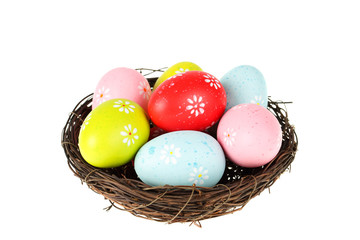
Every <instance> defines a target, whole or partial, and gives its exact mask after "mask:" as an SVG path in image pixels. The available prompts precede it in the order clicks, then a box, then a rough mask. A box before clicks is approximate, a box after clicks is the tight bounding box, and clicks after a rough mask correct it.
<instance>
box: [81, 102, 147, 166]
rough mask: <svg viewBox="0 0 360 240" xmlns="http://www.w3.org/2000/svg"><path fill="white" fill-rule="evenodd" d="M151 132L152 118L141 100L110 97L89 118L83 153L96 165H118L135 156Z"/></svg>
mask: <svg viewBox="0 0 360 240" xmlns="http://www.w3.org/2000/svg"><path fill="white" fill-rule="evenodd" d="M149 133H150V124H149V121H148V119H147V117H146V114H145V112H144V110H143V109H142V108H141V107H140V106H139V105H138V104H136V103H135V102H133V101H130V100H127V99H112V100H108V101H106V102H104V103H102V104H100V105H99V106H98V107H97V108H95V109H94V110H92V111H91V112H90V113H89V114H88V116H87V117H86V118H85V120H84V122H83V124H82V126H81V129H80V133H79V148H80V153H81V155H82V156H83V158H84V159H85V161H86V162H88V163H89V164H91V165H93V166H95V167H99V168H112V167H118V166H121V165H123V164H126V163H127V162H129V161H131V159H133V157H134V156H135V154H136V152H137V151H138V150H139V148H140V147H141V146H142V145H143V144H144V143H145V142H146V141H147V140H148V138H149Z"/></svg>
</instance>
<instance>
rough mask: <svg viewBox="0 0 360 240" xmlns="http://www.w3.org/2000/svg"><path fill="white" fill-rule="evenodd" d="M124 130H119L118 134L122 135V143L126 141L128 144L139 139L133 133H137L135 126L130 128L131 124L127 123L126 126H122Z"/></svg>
mask: <svg viewBox="0 0 360 240" xmlns="http://www.w3.org/2000/svg"><path fill="white" fill-rule="evenodd" d="M124 128H125V131H121V132H120V134H121V136H124V137H125V138H124V140H123V143H126V144H127V145H128V146H130V144H131V143H132V144H134V143H135V141H136V140H138V139H139V136H138V135H135V134H136V133H137V128H134V129H131V128H132V127H131V124H129V125H128V126H124Z"/></svg>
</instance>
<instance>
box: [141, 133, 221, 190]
mask: <svg viewBox="0 0 360 240" xmlns="http://www.w3.org/2000/svg"><path fill="white" fill-rule="evenodd" d="M134 166H135V171H136V173H137V175H138V177H139V178H140V179H141V180H142V181H143V182H144V183H146V184H148V185H151V186H163V185H173V186H176V185H186V186H192V185H193V184H195V185H196V186H201V187H212V186H214V185H216V184H217V183H218V182H219V180H220V179H221V177H222V175H223V174H224V171H225V155H224V152H223V150H222V148H221V146H220V144H219V143H218V142H217V141H216V140H215V139H214V138H213V137H211V136H210V135H208V134H205V133H203V132H199V131H188V130H185V131H175V132H170V133H166V134H163V135H161V136H159V137H157V138H154V139H152V140H151V141H149V142H147V143H146V144H145V145H143V146H142V147H141V148H140V150H139V151H138V153H137V154H136V157H135V164H134Z"/></svg>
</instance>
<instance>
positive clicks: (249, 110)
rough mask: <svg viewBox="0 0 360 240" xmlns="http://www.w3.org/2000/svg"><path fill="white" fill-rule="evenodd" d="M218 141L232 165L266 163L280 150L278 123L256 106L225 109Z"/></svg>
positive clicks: (280, 133) (260, 164) (220, 123)
mask: <svg viewBox="0 0 360 240" xmlns="http://www.w3.org/2000/svg"><path fill="white" fill-rule="evenodd" d="M217 140H218V141H219V143H220V144H221V146H222V148H223V149H224V152H225V154H226V156H227V157H228V158H229V159H230V160H231V161H232V162H234V163H235V164H237V165H239V166H242V167H247V168H254V167H260V166H263V165H265V164H267V163H269V162H270V161H271V160H272V159H274V157H275V156H276V155H277V153H278V152H279V150H280V147H281V142H282V131H281V126H280V124H279V121H278V120H277V119H276V117H275V116H274V115H273V114H272V113H271V112H270V111H269V110H267V109H266V108H264V107H262V106H259V105H257V104H239V105H237V106H234V107H232V108H231V109H230V110H228V111H227V112H226V113H225V114H224V116H223V117H222V118H221V120H220V122H219V126H218V129H217Z"/></svg>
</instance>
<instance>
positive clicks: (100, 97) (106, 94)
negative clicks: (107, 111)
mask: <svg viewBox="0 0 360 240" xmlns="http://www.w3.org/2000/svg"><path fill="white" fill-rule="evenodd" d="M150 94H151V89H150V85H149V82H148V81H147V80H146V78H145V77H144V76H143V75H141V74H140V73H139V72H137V71H136V70H134V69H130V68H125V67H119V68H115V69H112V70H110V71H109V72H107V73H106V74H105V75H104V76H103V77H102V78H101V80H100V81H99V83H98V85H97V86H96V89H95V92H94V97H93V102H92V109H94V108H96V107H97V106H98V105H99V104H101V103H103V102H105V101H107V100H110V99H114V98H125V99H129V100H132V101H134V102H136V103H137V104H139V105H140V106H141V107H142V108H143V109H144V110H145V111H146V112H147V105H148V102H149V98H150Z"/></svg>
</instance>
